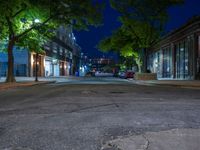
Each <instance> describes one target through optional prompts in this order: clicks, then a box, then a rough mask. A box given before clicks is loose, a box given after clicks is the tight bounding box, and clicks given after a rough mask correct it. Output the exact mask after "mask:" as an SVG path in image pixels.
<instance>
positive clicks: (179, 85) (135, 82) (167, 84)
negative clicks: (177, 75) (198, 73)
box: [129, 80, 200, 89]
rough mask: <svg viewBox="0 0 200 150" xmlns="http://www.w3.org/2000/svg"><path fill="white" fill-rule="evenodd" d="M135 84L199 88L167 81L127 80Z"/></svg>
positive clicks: (198, 86) (199, 86)
mask: <svg viewBox="0 0 200 150" xmlns="http://www.w3.org/2000/svg"><path fill="white" fill-rule="evenodd" d="M129 82H132V83H134V84H137V85H145V86H163V87H180V88H198V89H200V85H186V84H169V83H152V82H151V83H149V82H141V81H133V80H129Z"/></svg>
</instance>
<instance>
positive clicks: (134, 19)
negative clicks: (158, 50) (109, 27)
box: [98, 0, 183, 71]
mask: <svg viewBox="0 0 200 150" xmlns="http://www.w3.org/2000/svg"><path fill="white" fill-rule="evenodd" d="M182 3H183V0H123V1H122V0H110V4H111V6H112V7H113V8H114V9H115V10H117V11H118V12H119V13H120V14H121V15H120V17H119V21H120V22H121V23H122V26H121V27H120V28H119V29H117V30H116V31H115V32H113V34H112V36H110V37H107V38H105V39H103V40H102V41H100V43H99V44H98V48H99V49H101V50H102V51H105V52H107V51H115V52H118V53H120V55H121V56H123V57H125V58H130V57H134V60H135V62H136V64H137V65H138V68H139V71H141V66H142V65H143V61H144V60H145V59H146V54H143V53H142V52H143V51H142V50H143V49H147V48H149V47H151V45H152V44H153V43H154V42H157V41H158V40H159V39H160V36H161V34H162V32H163V28H164V24H165V23H166V21H167V19H168V14H167V10H168V8H169V7H171V6H174V5H177V4H182ZM144 52H146V51H144ZM142 58H144V60H143V59H142ZM144 64H145V65H146V63H144Z"/></svg>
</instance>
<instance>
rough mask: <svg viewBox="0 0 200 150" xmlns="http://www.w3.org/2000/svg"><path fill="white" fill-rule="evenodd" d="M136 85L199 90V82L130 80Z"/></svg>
mask: <svg viewBox="0 0 200 150" xmlns="http://www.w3.org/2000/svg"><path fill="white" fill-rule="evenodd" d="M129 81H130V82H133V83H135V84H139V85H150V86H155V85H158V86H172V87H182V88H197V89H198V88H199V89H200V81H199V80H147V81H145V80H129Z"/></svg>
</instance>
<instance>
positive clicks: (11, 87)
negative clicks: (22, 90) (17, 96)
mask: <svg viewBox="0 0 200 150" xmlns="http://www.w3.org/2000/svg"><path fill="white" fill-rule="evenodd" d="M16 83H17V84H16ZM16 83H15V84H13V85H12V83H11V84H10V85H9V84H5V85H3V86H1V84H0V91H3V90H8V89H14V88H19V87H28V86H29V87H30V86H36V85H45V84H51V83H56V81H39V82H23V81H22V82H16ZM2 84H4V83H2Z"/></svg>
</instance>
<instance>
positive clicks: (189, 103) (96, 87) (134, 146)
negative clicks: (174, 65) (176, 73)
mask: <svg viewBox="0 0 200 150" xmlns="http://www.w3.org/2000/svg"><path fill="white" fill-rule="evenodd" d="M79 83H80V84H78V83H77V81H71V82H63V83H51V84H45V85H35V86H31V87H25V88H24V87H21V88H13V89H8V90H3V91H1V92H0V118H1V119H0V149H1V150H2V149H3V150H44V149H45V150H119V149H120V148H121V149H122V150H146V149H148V150H169V149H170V150H197V149H198V148H199V142H200V141H199V139H200V130H199V128H200V117H199V114H200V110H199V107H200V99H199V97H200V92H199V90H198V89H185V88H177V87H170V88H169V87H165V86H143V85H136V84H134V83H132V82H131V81H128V80H125V79H117V78H86V79H82V80H81V81H79ZM120 144H121V145H120ZM128 147H131V149H130V148H128ZM121 149H120V150H121Z"/></svg>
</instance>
